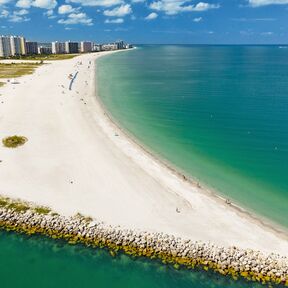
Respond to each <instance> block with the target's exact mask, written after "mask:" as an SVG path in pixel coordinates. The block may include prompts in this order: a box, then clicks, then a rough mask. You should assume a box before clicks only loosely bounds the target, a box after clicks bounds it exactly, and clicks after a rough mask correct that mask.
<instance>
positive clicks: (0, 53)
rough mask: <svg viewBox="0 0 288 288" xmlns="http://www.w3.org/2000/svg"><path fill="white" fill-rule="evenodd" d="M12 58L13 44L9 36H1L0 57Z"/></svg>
mask: <svg viewBox="0 0 288 288" xmlns="http://www.w3.org/2000/svg"><path fill="white" fill-rule="evenodd" d="M9 56H11V44H10V37H9V36H0V57H4V58H6V57H9Z"/></svg>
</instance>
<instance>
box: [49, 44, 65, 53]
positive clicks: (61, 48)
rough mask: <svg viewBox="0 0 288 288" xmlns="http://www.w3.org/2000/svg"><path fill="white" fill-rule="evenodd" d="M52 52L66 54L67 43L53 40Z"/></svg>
mask: <svg viewBox="0 0 288 288" xmlns="http://www.w3.org/2000/svg"><path fill="white" fill-rule="evenodd" d="M52 53H53V54H64V53H66V50H65V43H61V42H57V41H56V42H52Z"/></svg>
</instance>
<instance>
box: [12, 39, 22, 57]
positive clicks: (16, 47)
mask: <svg viewBox="0 0 288 288" xmlns="http://www.w3.org/2000/svg"><path fill="white" fill-rule="evenodd" d="M10 47H11V55H12V56H15V55H21V40H20V37H18V36H10Z"/></svg>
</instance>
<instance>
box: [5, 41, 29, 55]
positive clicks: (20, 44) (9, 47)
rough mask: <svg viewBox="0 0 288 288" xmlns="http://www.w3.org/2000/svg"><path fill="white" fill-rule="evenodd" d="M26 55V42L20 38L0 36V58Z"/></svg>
mask: <svg viewBox="0 0 288 288" xmlns="http://www.w3.org/2000/svg"><path fill="white" fill-rule="evenodd" d="M25 54H26V41H25V38H24V37H21V36H0V57H11V56H19V55H25Z"/></svg>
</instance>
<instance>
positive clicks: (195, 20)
mask: <svg viewBox="0 0 288 288" xmlns="http://www.w3.org/2000/svg"><path fill="white" fill-rule="evenodd" d="M202 20H203V18H202V17H197V18H194V19H193V22H196V23H198V22H201V21H202Z"/></svg>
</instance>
